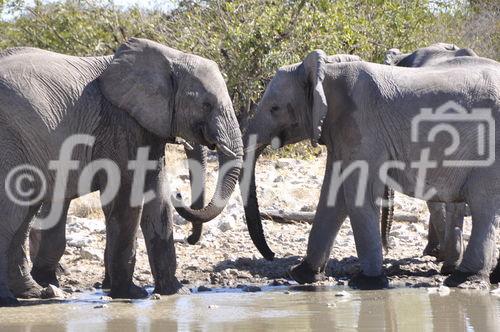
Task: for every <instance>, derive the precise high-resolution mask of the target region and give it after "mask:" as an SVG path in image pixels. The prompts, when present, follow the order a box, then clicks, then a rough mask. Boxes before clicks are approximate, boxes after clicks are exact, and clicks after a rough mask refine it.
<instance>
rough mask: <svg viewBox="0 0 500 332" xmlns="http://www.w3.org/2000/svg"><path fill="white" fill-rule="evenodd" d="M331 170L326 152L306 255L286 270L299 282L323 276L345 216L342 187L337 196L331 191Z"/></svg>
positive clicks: (307, 281)
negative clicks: (325, 165) (322, 177)
mask: <svg viewBox="0 0 500 332" xmlns="http://www.w3.org/2000/svg"><path fill="white" fill-rule="evenodd" d="M331 170H332V167H331V156H330V153H329V155H328V158H327V168H326V172H325V177H324V181H323V186H322V187H321V195H320V199H319V203H318V206H317V208H316V215H315V216H314V222H313V226H312V229H311V232H310V233H309V242H308V243H307V255H306V257H305V258H304V260H303V261H302V262H301V263H300V264H298V265H296V266H293V267H292V268H291V269H290V272H289V274H290V276H291V277H292V278H293V279H294V280H295V281H297V282H298V283H301V284H305V283H312V282H315V281H319V280H320V279H321V278H322V277H323V275H322V272H323V271H324V269H325V266H326V264H327V263H328V259H329V257H330V252H331V250H332V247H333V243H334V241H335V238H336V236H337V234H338V232H339V229H340V226H342V223H343V222H344V220H345V218H346V216H347V213H346V209H345V201H344V194H343V189H342V188H340V189H339V190H338V194H337V195H336V197H332V196H331V195H330V184H331V180H332V179H331ZM330 199H331V200H332V201H330Z"/></svg>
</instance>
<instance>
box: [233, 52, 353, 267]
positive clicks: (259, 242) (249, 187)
mask: <svg viewBox="0 0 500 332" xmlns="http://www.w3.org/2000/svg"><path fill="white" fill-rule="evenodd" d="M360 60H361V59H360V57H358V56H356V55H350V54H336V55H332V56H328V57H327V59H326V62H328V63H338V62H350V61H360ZM284 120H285V121H286V119H284ZM257 121H258V120H256V119H255V118H254V119H253V120H250V122H249V123H248V125H247V126H246V127H247V128H252V130H251V131H250V130H247V131H246V133H245V138H244V142H245V143H246V144H248V138H249V136H250V135H258V136H260V135H267V132H265V131H266V130H267V125H266V124H264V123H257ZM259 125H261V126H262V132H260V131H259V127H258V126H259ZM267 144H269V142H268V143H267ZM264 148H265V145H262V146H261V147H259V148H257V149H255V150H254V151H250V153H249V151H248V150H247V151H246V152H245V157H244V158H245V167H244V168H243V169H242V172H241V176H240V189H241V195H242V198H243V202H244V204H245V205H244V207H245V220H246V223H247V227H248V232H249V233H250V237H251V239H252V242H253V243H254V245H255V247H256V248H257V250H258V251H259V252H260V254H261V255H262V256H263V257H264V258H265V259H266V260H269V261H271V260H273V259H274V256H275V254H274V252H273V251H272V250H271V248H269V246H268V244H267V241H266V238H265V235H264V230H263V228H262V220H261V217H260V211H259V204H258V200H257V192H256V185H255V165H256V163H257V159H258V158H259V156H260V154H261V153H262V151H263V150H264ZM250 150H252V149H251V148H250Z"/></svg>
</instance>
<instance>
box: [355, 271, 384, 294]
mask: <svg viewBox="0 0 500 332" xmlns="http://www.w3.org/2000/svg"><path fill="white" fill-rule="evenodd" d="M348 285H349V287H351V288H355V289H361V290H374V289H384V288H388V287H389V280H388V279H387V277H386V276H385V274H381V275H379V276H376V277H371V276H367V275H365V274H363V272H360V273H358V274H357V275H355V276H354V277H352V278H351V280H349V284H348Z"/></svg>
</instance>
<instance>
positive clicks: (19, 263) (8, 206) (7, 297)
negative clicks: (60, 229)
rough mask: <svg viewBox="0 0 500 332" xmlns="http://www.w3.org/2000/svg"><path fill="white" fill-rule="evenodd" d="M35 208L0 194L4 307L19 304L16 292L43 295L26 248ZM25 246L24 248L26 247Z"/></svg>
mask: <svg viewBox="0 0 500 332" xmlns="http://www.w3.org/2000/svg"><path fill="white" fill-rule="evenodd" d="M35 211H36V210H35V209H33V208H29V207H25V206H19V205H15V204H14V203H12V202H11V201H10V200H9V199H8V198H7V197H2V198H0V216H1V217H2V219H1V220H0V307H1V306H10V305H16V304H18V301H17V299H16V297H15V296H14V294H16V295H17V296H20V297H22V295H23V293H26V294H28V293H33V294H31V295H35V296H39V293H38V291H34V292H30V290H34V289H35V288H36V289H38V288H39V286H38V287H37V285H36V283H35V282H34V281H33V280H32V279H31V278H30V276H29V271H28V270H27V254H26V252H25V250H24V249H25V247H24V246H25V244H26V236H27V230H28V229H29V221H30V220H31V216H30V214H34V213H35ZM23 247H24V248H23Z"/></svg>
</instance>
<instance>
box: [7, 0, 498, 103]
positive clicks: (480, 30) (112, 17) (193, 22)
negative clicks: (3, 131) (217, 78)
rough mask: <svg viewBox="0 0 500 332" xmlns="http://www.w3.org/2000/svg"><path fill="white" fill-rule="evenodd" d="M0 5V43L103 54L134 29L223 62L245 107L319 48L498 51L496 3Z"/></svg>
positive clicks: (235, 0) (366, 54)
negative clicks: (447, 45)
mask: <svg viewBox="0 0 500 332" xmlns="http://www.w3.org/2000/svg"><path fill="white" fill-rule="evenodd" d="M2 7H3V11H4V15H3V20H0V49H2V48H6V47H12V46H35V47H40V48H44V49H49V50H54V51H57V52H62V53H67V54H75V55H102V54H110V53H112V52H113V51H114V50H115V49H116V47H117V45H119V44H120V43H121V42H123V41H124V40H125V39H127V38H128V37H131V36H137V37H145V38H149V39H153V40H156V41H159V42H162V43H164V44H166V45H169V46H171V47H174V48H178V49H181V50H184V51H188V52H193V53H196V54H199V55H202V56H205V57H208V58H211V59H213V60H215V61H216V62H217V63H219V65H220V67H221V69H222V71H223V73H224V74H225V75H226V79H227V83H228V88H229V90H230V93H231V96H232V98H233V101H234V103H235V106H236V109H237V110H239V111H248V110H250V109H251V107H252V105H253V104H254V103H255V102H257V101H258V98H259V95H260V93H261V92H262V90H263V88H264V86H265V84H266V82H267V80H268V79H269V77H270V76H271V75H272V74H273V72H274V71H275V70H276V68H277V67H279V66H280V65H283V64H287V63H293V62H298V61H300V60H301V59H302V58H303V56H304V55H305V54H306V53H307V52H308V51H310V50H312V49H316V48H321V49H323V50H325V51H326V52H327V53H332V54H333V53H353V54H357V55H360V56H361V57H363V58H364V59H366V60H370V61H376V62H380V61H381V60H382V58H383V56H384V53H385V51H386V50H387V49H389V48H392V47H398V48H400V49H401V50H403V51H410V50H413V49H415V48H417V47H422V46H425V45H428V44H430V43H433V42H438V41H444V42H451V43H455V44H457V45H459V46H464V47H465V46H466V47H471V48H473V49H474V50H475V51H476V52H477V53H479V54H480V55H483V56H486V57H491V58H495V59H497V60H498V58H499V54H500V49H499V47H500V5H499V4H498V2H497V1H496V0H482V1H480V0H469V1H466V0H339V1H335V0H308V1H307V0H284V1H281V0H280V1H274V0H212V1H201V0H185V1H173V2H172V4H171V6H169V7H170V8H171V9H170V10H168V11H166V10H154V9H148V10H146V9H140V8H138V7H132V8H120V7H118V6H117V5H115V4H114V3H113V1H112V0H109V1H100V0H95V1H92V0H65V1H56V2H46V1H40V0H35V2H34V4H33V5H26V4H25V3H24V1H22V0H0V9H1V8H2Z"/></svg>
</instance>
